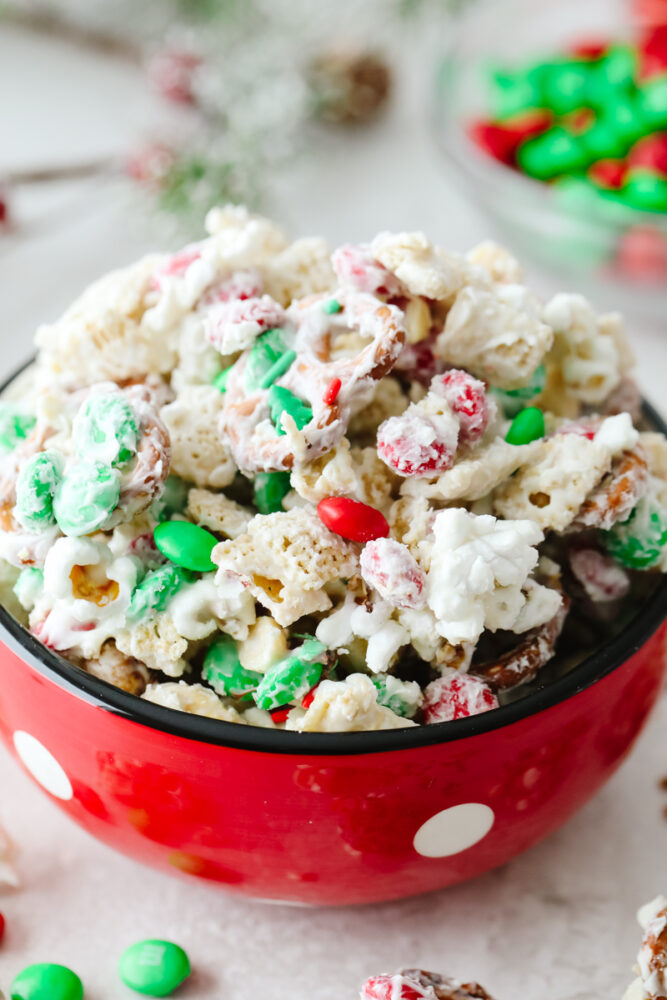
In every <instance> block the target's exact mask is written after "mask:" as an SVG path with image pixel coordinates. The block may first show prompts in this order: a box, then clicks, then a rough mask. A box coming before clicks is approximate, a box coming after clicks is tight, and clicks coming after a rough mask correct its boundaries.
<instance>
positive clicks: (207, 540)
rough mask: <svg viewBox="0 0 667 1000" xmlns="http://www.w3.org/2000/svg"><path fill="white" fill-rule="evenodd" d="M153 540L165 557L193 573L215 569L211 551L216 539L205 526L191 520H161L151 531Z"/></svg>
mask: <svg viewBox="0 0 667 1000" xmlns="http://www.w3.org/2000/svg"><path fill="white" fill-rule="evenodd" d="M153 540H154V542H155V544H156V545H157V547H158V549H159V550H160V552H161V553H162V555H163V556H165V558H167V559H169V561H170V562H172V563H174V564H175V565H176V566H181V567H182V568H183V569H189V570H192V572H193V573H208V572H210V571H211V570H214V569H216V568H217V567H216V565H215V563H214V562H213V560H212V559H211V552H212V551H213V549H214V548H215V546H216V545H217V544H218V539H217V538H216V537H215V535H212V534H211V532H210V531H207V530H206V528H201V527H200V526H199V525H198V524H193V523H192V522H191V521H163V522H162V524H158V526H157V528H156V529H155V531H154V532H153Z"/></svg>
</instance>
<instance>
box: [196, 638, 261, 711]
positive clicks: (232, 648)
mask: <svg viewBox="0 0 667 1000" xmlns="http://www.w3.org/2000/svg"><path fill="white" fill-rule="evenodd" d="M201 675H202V677H203V678H204V680H205V681H206V683H207V684H210V685H211V687H212V688H213V690H214V691H215V692H216V694H219V695H222V696H223V697H224V696H226V695H229V696H231V697H234V698H241V697H243V695H246V694H249V693H250V692H251V691H255V690H256V689H257V687H258V686H259V684H260V682H261V680H262V677H263V676H264V675H263V674H259V673H257V672H256V671H255V670H246V669H245V667H244V666H242V664H241V660H240V659H239V654H238V652H237V649H236V643H235V642H234V640H233V639H232V638H230V637H229V636H226V635H225V636H221V637H220V638H219V639H216V641H215V642H214V643H212V645H210V646H209V647H208V649H207V651H206V656H205V657H204V665H203V667H202V672H201Z"/></svg>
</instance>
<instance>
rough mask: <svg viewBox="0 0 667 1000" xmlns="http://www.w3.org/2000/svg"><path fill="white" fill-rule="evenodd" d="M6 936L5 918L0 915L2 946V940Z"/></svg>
mask: <svg viewBox="0 0 667 1000" xmlns="http://www.w3.org/2000/svg"><path fill="white" fill-rule="evenodd" d="M4 936H5V918H4V917H3V915H2V913H0V944H2V939H3V937H4Z"/></svg>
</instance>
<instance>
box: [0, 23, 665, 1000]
mask: <svg viewBox="0 0 667 1000" xmlns="http://www.w3.org/2000/svg"><path fill="white" fill-rule="evenodd" d="M134 72H135V71H134V70H132V69H129V68H127V67H125V66H122V65H119V64H116V63H113V62H112V61H108V62H107V61H104V62H103V63H101V62H100V60H99V59H97V60H96V61H95V60H91V59H90V57H88V56H84V55H82V54H81V53H77V52H75V51H74V50H69V49H68V48H67V47H66V46H64V45H63V44H62V43H56V42H53V41H49V40H43V39H39V40H36V39H34V38H32V37H29V36H26V35H24V34H22V33H21V32H19V31H17V30H14V29H12V30H10V29H8V28H7V27H4V28H1V27H0V93H1V94H3V95H4V96H3V99H2V101H1V102H0V136H2V142H1V143H0V174H1V173H2V170H6V169H16V168H17V167H20V166H29V165H30V166H31V165H33V164H36V163H40V164H42V163H44V162H46V161H48V162H53V163H56V162H64V161H65V160H66V159H67V158H69V157H70V155H71V154H72V152H73V151H74V152H75V154H76V156H79V155H81V156H89V155H91V156H92V155H98V154H100V153H104V154H106V153H108V152H111V153H114V152H117V151H118V150H121V149H123V148H126V147H127V145H128V144H129V143H130V142H131V141H132V138H133V137H134V136H136V135H138V134H139V133H140V130H141V127H142V124H143V123H144V122H145V121H146V120H148V118H149V116H150V114H151V108H152V104H151V100H150V99H149V98H148V96H146V95H144V94H142V93H141V92H140V84H139V83H138V81H137V79H136V78H135V76H134ZM401 73H402V75H401V88H400V89H399V94H398V97H397V99H396V100H395V101H394V103H393V105H392V108H391V110H390V112H389V114H388V115H387V116H386V117H385V119H384V120H383V121H382V122H381V123H379V124H378V125H377V126H375V127H373V128H370V129H367V130H360V131H358V132H357V133H355V134H353V135H352V136H350V137H348V138H345V137H344V136H343V135H341V134H340V133H335V134H333V135H329V136H327V137H325V138H323V139H322V140H321V143H320V148H319V149H318V150H317V151H315V152H314V153H313V154H312V155H311V156H309V157H308V158H307V160H306V161H304V162H303V163H301V164H300V165H299V167H298V169H297V170H296V171H295V173H294V175H293V176H292V177H291V178H290V179H289V180H283V181H281V182H280V184H279V185H278V192H279V195H280V197H279V200H278V201H279V210H278V213H277V214H278V215H279V216H280V218H281V221H284V222H286V223H287V224H288V225H289V226H290V228H291V229H292V231H293V232H294V233H295V234H306V233H308V234H310V233H324V234H325V235H326V236H327V237H328V238H329V239H330V240H331V242H332V243H333V244H335V243H336V242H337V241H342V240H344V239H347V240H353V239H357V238H364V237H366V238H367V237H369V236H371V235H373V234H374V233H375V232H376V231H377V230H379V229H383V228H423V229H425V230H427V231H428V232H429V233H430V234H432V235H433V237H435V238H437V239H438V240H440V241H442V242H443V243H445V244H446V245H449V246H451V247H453V248H457V249H458V248H461V249H464V248H465V247H467V246H470V245H472V244H474V243H475V242H476V241H478V240H479V239H481V238H483V237H484V236H486V235H488V226H487V224H486V222H485V220H484V219H483V218H481V217H480V215H479V214H478V213H477V212H476V211H475V209H474V207H473V206H471V205H470V204H468V203H466V202H465V201H464V199H463V197H462V196H461V195H460V193H459V192H458V191H457V190H456V189H455V187H454V186H453V185H452V183H451V181H450V180H449V178H448V177H447V175H446V174H445V173H444V171H443V168H442V164H441V161H440V159H439V156H438V153H437V151H436V150H435V148H434V146H433V144H432V141H431V139H430V137H429V135H428V130H427V127H426V124H425V117H424V93H425V88H426V85H427V81H426V80H425V78H424V74H423V59H422V58H420V55H419V53H418V52H408V53H407V55H406V56H405V63H404V65H403V66H402V70H401ZM138 89H139V97H137V96H136V94H137V91H138ZM7 95H12V100H7ZM127 107H131V109H132V110H131V112H127V111H126V110H125V109H126V108H127ZM16 208H17V213H18V215H19V221H20V222H21V227H20V229H19V231H18V232H17V233H16V234H15V235H12V236H8V237H7V236H5V237H0V320H1V325H0V338H1V339H0V350H1V354H0V374H4V373H5V372H8V371H10V370H11V368H12V367H13V366H14V365H15V364H17V363H18V362H19V361H20V360H22V359H24V358H26V357H27V356H28V355H29V353H30V351H31V338H32V333H33V331H34V328H35V326H36V324H37V323H38V322H40V321H43V320H48V319H52V318H54V317H55V316H56V315H57V314H58V313H59V311H60V310H61V309H62V308H63V307H64V306H65V305H66V304H67V303H68V302H69V301H70V300H71V299H72V297H73V296H74V295H75V294H76V293H77V292H78V291H79V290H80V288H81V287H82V286H83V285H84V284H85V283H86V282H87V281H89V280H91V279H92V278H94V277H96V276H97V275H99V274H101V273H103V272H104V271H105V270H106V269H108V268H110V267H112V266H115V265H117V264H120V263H122V262H123V261H127V260H130V259H132V258H133V257H134V256H137V255H138V254H139V253H141V252H143V251H144V250H145V249H147V248H148V247H149V246H150V243H151V234H150V231H149V230H148V229H147V227H146V226H145V225H144V224H142V223H141V222H140V221H137V214H136V212H135V211H134V206H133V204H132V202H131V200H130V199H129V198H128V196H127V193H126V191H125V190H124V188H123V186H122V185H120V184H118V183H117V182H114V181H104V182H103V183H102V182H89V183H85V184H79V185H70V184H67V185H60V186H58V187H57V189H52V190H48V191H34V190H33V191H23V192H21V193H20V196H19V198H18V201H17V204H16ZM535 277H536V281H537V284H538V287H539V288H540V289H541V290H543V291H545V292H548V291H549V290H556V289H557V288H558V284H556V283H554V282H553V280H549V279H548V278H546V279H545V277H544V276H543V275H541V276H535ZM612 304H613V303H612ZM605 305H607V303H605ZM632 329H633V340H634V344H635V348H636V350H637V353H638V355H639V369H640V377H641V379H642V382H643V385H644V386H645V387H646V391H647V394H648V395H649V396H650V397H652V398H653V399H654V400H656V401H658V402H660V400H661V398H662V399H664V383H665V376H666V375H667V351H666V350H665V346H664V340H663V339H662V337H664V330H663V331H660V330H658V329H652V330H651V329H648V328H646V327H645V326H644V327H637V326H636V325H633V327H632ZM663 408H664V407H663ZM0 682H1V679H0ZM666 725H667V700H665V699H663V701H662V703H661V705H660V706H659V708H658V711H657V712H656V715H655V716H654V718H653V719H652V721H651V723H650V724H649V727H648V728H647V730H646V731H645V733H644V735H643V736H642V738H641V740H640V742H639V744H638V746H637V748H636V750H635V752H634V754H633V755H632V757H631V758H630V760H629V761H627V762H626V764H625V765H624V766H623V767H622V768H621V770H620V771H619V773H618V774H617V775H616V776H615V777H614V779H613V780H612V781H611V782H610V783H609V785H608V786H607V787H606V788H605V789H604V790H603V792H602V793H601V794H599V795H598V796H597V798H596V799H595V800H594V801H593V802H591V803H590V804H589V805H588V806H587V807H586V808H585V809H583V810H582V811H581V812H580V813H579V814H578V815H577V816H576V817H575V818H574V819H573V820H572V821H571V822H570V823H569V824H568V825H567V826H566V827H565V829H563V830H562V831H560V832H559V833H557V834H555V835H554V836H552V837H551V838H550V839H549V840H548V841H547V842H545V843H544V844H542V845H540V846H538V847H536V848H534V849H533V850H532V851H530V852H528V853H527V854H526V855H524V856H523V857H521V858H519V859H517V860H515V861H514V862H512V863H510V864H508V865H506V866H504V867H503V868H501V869H499V870H498V871H495V872H492V873H491V874H489V875H487V876H484V877H482V878H480V879H478V880H477V881H475V882H473V883H470V884H468V885H464V886H460V887H458V888H454V889H451V890H448V891H445V892H440V893H437V894H433V895H431V896H427V897H422V898H417V899H411V900H406V901H404V902H400V903H393V904H386V905H382V906H378V907H373V908H363V909H357V910H352V909H345V910H338V911H333V910H319V911H317V910H308V911H306V910H298V909H291V908H286V907H268V906H266V905H262V904H256V903H252V902H247V901H244V900H242V899H239V898H233V897H231V896H225V895H224V894H222V893H220V892H218V891H216V890H213V889H209V888H206V887H201V888H200V887H197V886H193V885H186V884H183V883H181V882H179V881H177V880H172V879H169V878H167V877H165V876H163V875H161V874H157V873H154V872H152V871H149V870H146V869H144V868H141V867H139V866H138V865H136V864H135V863H133V862H131V861H128V860H126V859H124V858H122V857H121V856H119V855H116V854H115V853H113V852H112V851H110V850H109V849H108V848H106V847H103V846H102V845H100V844H98V843H96V842H95V841H94V840H92V839H91V838H89V837H88V836H87V835H86V834H84V833H83V832H82V831H80V830H79V829H78V828H76V827H75V826H73V825H72V824H71V823H70V822H69V820H67V818H66V817H64V816H63V815H62V814H61V813H60V812H59V811H58V809H57V808H56V807H55V805H54V804H53V803H52V802H49V801H48V799H47V797H46V796H45V795H44V794H43V793H42V792H41V791H39V790H38V789H37V788H36V787H35V786H34V785H33V784H31V782H30V781H29V779H28V778H27V777H26V776H25V774H24V773H22V772H21V771H20V769H19V767H18V766H17V765H16V764H14V763H13V762H11V761H10V759H9V757H8V755H7V754H6V753H5V752H4V751H0V822H2V823H4V825H5V826H6V827H7V828H8V830H9V831H10V833H11V834H12V835H13V837H14V838H15V840H16V841H17V843H18V844H19V846H20V860H19V868H20V874H21V878H22V887H21V888H20V889H19V890H16V891H13V890H12V891H8V892H7V893H6V894H2V895H0V909H1V910H2V911H3V912H4V914H5V916H6V919H7V925H8V929H7V934H6V938H5V943H4V945H2V946H1V947H0V989H2V988H4V989H5V990H6V989H7V987H8V985H9V982H10V980H11V978H12V977H13V976H14V975H15V974H16V973H17V972H18V971H19V970H20V969H21V968H23V966H25V965H26V964H28V963H30V962H34V961H42V960H47V961H59V962H63V963H65V964H67V965H70V966H71V967H72V968H74V969H76V970H77V971H78V973H79V974H80V975H81V976H82V978H83V980H84V982H85V984H86V997H87V998H88V1000H122V998H123V997H127V996H129V992H128V991H127V990H125V988H124V987H123V986H122V985H121V984H120V983H119V982H118V980H117V979H116V975H115V971H114V968H115V962H116V960H117V957H118V955H119V953H120V951H121V950H122V949H123V948H124V947H125V946H127V945H128V944H130V943H132V942H133V941H135V940H137V939H139V938H141V937H148V936H151V937H168V938H173V939H174V940H176V941H178V942H180V943H181V944H182V945H183V946H184V947H186V948H187V949H188V951H189V953H190V955H191V958H192V962H193V967H194V969H195V970H196V972H195V975H194V976H193V978H192V980H191V981H190V983H189V984H188V985H187V986H186V987H185V988H184V989H183V990H182V992H181V993H180V994H179V995H182V996H183V997H184V998H185V997H191V998H193V1000H195V998H196V1000H209V998H210V1000H213V998H216V1000H343V998H348V997H349V998H350V1000H352V998H353V997H355V996H356V989H357V988H358V986H359V984H360V983H361V981H362V980H363V979H364V978H365V977H366V976H368V975H370V974H372V973H374V972H378V971H390V970H393V969H394V968H395V967H396V966H397V965H399V964H404V965H411V966H422V967H426V968H433V969H436V970H440V971H445V972H448V973H450V974H453V975H458V976H461V977H466V978H476V979H478V980H479V981H480V982H481V983H482V984H484V985H485V986H486V988H487V989H488V990H490V991H491V992H492V993H493V994H494V996H496V997H497V998H498V1000H519V998H521V1000H547V998H548V1000H614V998H616V997H618V998H619V1000H620V996H621V994H622V992H623V988H624V986H625V984H626V983H627V981H628V978H629V969H630V966H631V964H632V961H633V957H634V953H635V950H636V946H637V941H638V930H637V928H636V926H635V923H634V911H635V909H636V907H637V906H638V905H639V904H640V903H642V902H644V901H645V900H647V899H649V898H650V897H651V896H653V895H655V894H656V893H657V892H658V891H660V890H662V891H664V890H665V889H666V888H667V887H666V885H665V874H666V868H667V866H666V864H665V858H666V857H667V821H666V820H665V818H664V817H663V813H662V810H663V806H665V805H667V794H664V793H661V792H660V790H659V789H658V784H657V783H658V779H659V778H660V777H661V776H662V775H663V774H665V773H666V772H667V753H666V752H665V744H664V735H663V734H664V730H665V726H666Z"/></svg>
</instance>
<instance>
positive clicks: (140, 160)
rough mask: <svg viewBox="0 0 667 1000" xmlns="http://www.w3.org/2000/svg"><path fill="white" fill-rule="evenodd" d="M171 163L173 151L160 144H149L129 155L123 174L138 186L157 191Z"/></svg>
mask: <svg viewBox="0 0 667 1000" xmlns="http://www.w3.org/2000/svg"><path fill="white" fill-rule="evenodd" d="M173 162H174V152H173V150H171V149H169V147H168V146H164V145H162V144H161V143H158V142H150V143H147V144H146V145H145V146H142V147H140V148H139V149H137V150H135V151H134V152H133V153H130V155H129V157H128V158H127V161H126V163H125V173H126V174H127V175H128V177H131V178H132V180H134V181H137V182H138V183H139V184H145V185H146V186H147V187H150V188H158V189H159V188H160V187H161V186H162V184H163V181H164V179H165V177H166V175H167V173H168V172H169V169H170V167H171V166H172V164H173Z"/></svg>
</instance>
